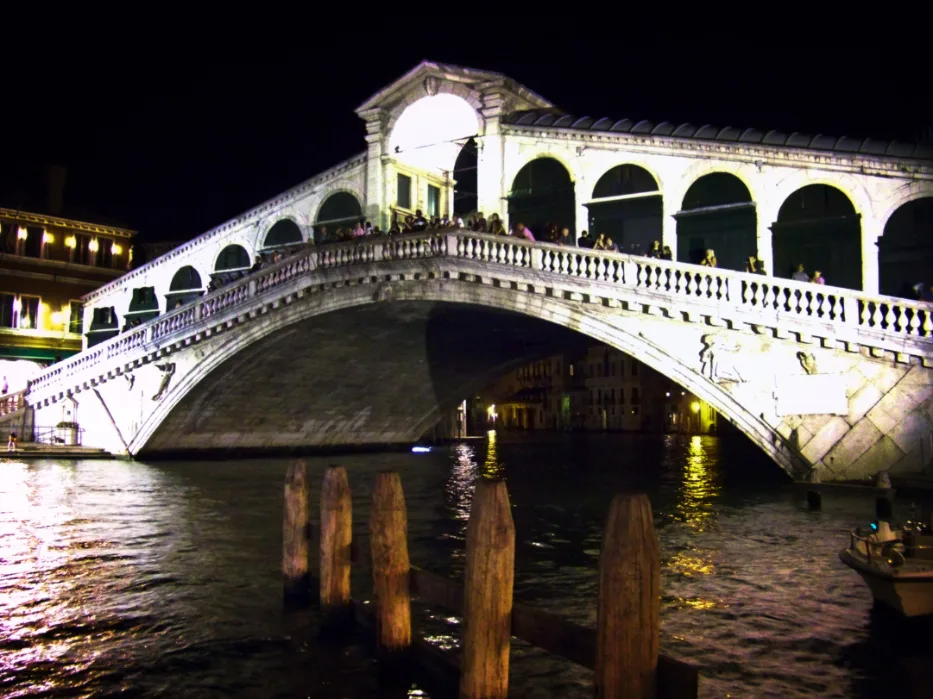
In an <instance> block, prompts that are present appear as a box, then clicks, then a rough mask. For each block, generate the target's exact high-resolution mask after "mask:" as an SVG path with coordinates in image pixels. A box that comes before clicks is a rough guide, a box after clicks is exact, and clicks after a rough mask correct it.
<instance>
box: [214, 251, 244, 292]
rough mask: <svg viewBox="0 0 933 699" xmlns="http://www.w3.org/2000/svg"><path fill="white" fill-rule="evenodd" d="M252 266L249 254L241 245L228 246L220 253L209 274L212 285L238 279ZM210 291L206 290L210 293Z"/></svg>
mask: <svg viewBox="0 0 933 699" xmlns="http://www.w3.org/2000/svg"><path fill="white" fill-rule="evenodd" d="M251 266H252V263H251V261H250V259H249V253H248V252H246V248H244V247H243V246H242V245H228V246H227V247H225V248H224V249H223V250H221V251H220V255H218V256H217V262H215V263H214V273H213V274H211V283H212V285H222V284H227V283H228V282H231V281H233V280H234V279H239V278H240V277H242V276H243V275H244V274H245V273H246V272H247V271H248V270H249V268H250V267H251ZM211 290H212V289H208V291H211Z"/></svg>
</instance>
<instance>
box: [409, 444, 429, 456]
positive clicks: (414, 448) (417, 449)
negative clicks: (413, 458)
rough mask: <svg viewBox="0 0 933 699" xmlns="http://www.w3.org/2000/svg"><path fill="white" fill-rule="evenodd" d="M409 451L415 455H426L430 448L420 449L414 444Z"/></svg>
mask: <svg viewBox="0 0 933 699" xmlns="http://www.w3.org/2000/svg"><path fill="white" fill-rule="evenodd" d="M411 450H412V452H413V453H415V454H427V453H428V452H430V451H431V447H421V446H418V445H417V444H416V445H415V446H413V447H412V448H411Z"/></svg>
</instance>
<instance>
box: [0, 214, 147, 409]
mask: <svg viewBox="0 0 933 699" xmlns="http://www.w3.org/2000/svg"><path fill="white" fill-rule="evenodd" d="M135 235H136V232H135V231H132V230H128V229H124V228H114V227H110V226H104V225H100V224H96V223H90V222H85V221H75V220H72V219H67V218H61V217H56V216H47V215H44V214H38V213H32V212H27V211H18V210H13V209H3V208H0V361H2V362H3V363H4V364H6V367H5V369H4V371H5V374H4V375H5V376H6V377H7V382H8V387H9V391H10V392H15V391H18V390H22V389H24V388H25V387H26V381H27V380H28V379H29V378H31V374H32V373H33V372H34V371H36V370H37V369H38V368H41V367H42V366H44V365H46V364H49V363H51V362H55V361H57V360H59V359H62V358H64V357H67V356H70V355H72V354H75V353H77V352H80V351H81V349H82V335H83V334H84V333H85V332H86V331H87V330H88V329H89V323H90V318H87V317H85V314H84V312H83V303H82V300H81V299H82V297H83V296H84V295H85V294H87V293H89V292H91V291H93V290H94V289H96V288H98V287H100V286H102V285H104V284H107V283H108V282H111V281H113V280H114V279H116V278H117V277H120V276H121V275H123V274H126V272H127V270H128V269H129V267H130V266H131V265H132V247H131V242H132V239H133V237H134V236H135Z"/></svg>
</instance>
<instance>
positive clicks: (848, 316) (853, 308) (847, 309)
mask: <svg viewBox="0 0 933 699" xmlns="http://www.w3.org/2000/svg"><path fill="white" fill-rule="evenodd" d="M842 313H843V320H844V322H845V324H846V325H851V326H853V327H858V326H859V316H858V298H856V297H855V296H850V295H849V294H846V295H845V296H843V297H842Z"/></svg>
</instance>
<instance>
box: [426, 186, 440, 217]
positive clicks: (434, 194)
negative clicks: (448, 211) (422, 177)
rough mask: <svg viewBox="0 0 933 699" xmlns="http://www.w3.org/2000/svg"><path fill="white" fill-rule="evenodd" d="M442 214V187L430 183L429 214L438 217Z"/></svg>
mask: <svg viewBox="0 0 933 699" xmlns="http://www.w3.org/2000/svg"><path fill="white" fill-rule="evenodd" d="M440 215H441V189H440V187H435V186H434V185H431V184H429V185H428V216H430V217H432V218H437V217H438V216H440Z"/></svg>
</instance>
